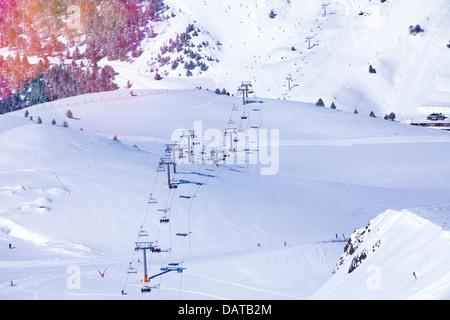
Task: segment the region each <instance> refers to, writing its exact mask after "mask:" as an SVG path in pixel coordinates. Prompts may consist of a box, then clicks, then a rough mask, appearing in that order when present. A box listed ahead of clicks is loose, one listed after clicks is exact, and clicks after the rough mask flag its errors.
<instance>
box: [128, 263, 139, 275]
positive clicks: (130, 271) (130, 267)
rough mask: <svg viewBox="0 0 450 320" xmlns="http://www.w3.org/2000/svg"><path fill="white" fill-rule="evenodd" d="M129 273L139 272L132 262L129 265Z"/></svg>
mask: <svg viewBox="0 0 450 320" xmlns="http://www.w3.org/2000/svg"><path fill="white" fill-rule="evenodd" d="M127 273H128V274H132V273H137V269H136V268H133V267H132V266H131V262H130V266H129V267H128V269H127Z"/></svg>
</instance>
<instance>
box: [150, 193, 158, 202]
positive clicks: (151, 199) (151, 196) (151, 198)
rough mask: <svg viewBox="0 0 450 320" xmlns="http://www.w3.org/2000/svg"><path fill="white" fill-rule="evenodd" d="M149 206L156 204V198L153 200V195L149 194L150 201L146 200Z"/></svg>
mask: <svg viewBox="0 0 450 320" xmlns="http://www.w3.org/2000/svg"><path fill="white" fill-rule="evenodd" d="M148 203H149V204H154V203H158V200H156V198H153V193H150V199H148Z"/></svg>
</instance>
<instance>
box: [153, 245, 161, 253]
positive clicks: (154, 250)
mask: <svg viewBox="0 0 450 320" xmlns="http://www.w3.org/2000/svg"><path fill="white" fill-rule="evenodd" d="M151 251H152V252H155V253H159V252H161V248H160V247H158V246H156V247H152V248H151Z"/></svg>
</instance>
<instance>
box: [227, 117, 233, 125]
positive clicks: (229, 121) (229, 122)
mask: <svg viewBox="0 0 450 320" xmlns="http://www.w3.org/2000/svg"><path fill="white" fill-rule="evenodd" d="M231 124H234V120H233V119H231V117H230V119H229V120H228V125H231Z"/></svg>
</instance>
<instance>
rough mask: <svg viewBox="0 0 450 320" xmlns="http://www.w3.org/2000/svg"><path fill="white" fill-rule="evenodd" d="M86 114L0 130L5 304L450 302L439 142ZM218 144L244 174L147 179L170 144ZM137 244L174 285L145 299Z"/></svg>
mask: <svg viewBox="0 0 450 320" xmlns="http://www.w3.org/2000/svg"><path fill="white" fill-rule="evenodd" d="M139 93H140V91H136V94H137V95H139ZM94 97H95V99H96V100H95V101H99V100H97V98H98V97H99V96H98V94H97V95H95V96H94V95H87V96H80V97H75V98H68V99H65V100H61V101H60V103H59V105H57V104H54V105H52V106H51V107H50V104H47V105H46V106H42V105H40V106H35V107H33V108H29V109H28V110H29V117H30V116H33V121H30V119H29V118H24V113H23V110H22V111H18V112H15V113H10V114H6V115H3V116H1V118H0V147H1V150H2V153H1V155H0V166H1V168H2V169H1V171H0V177H1V179H0V181H1V182H0V200H1V201H0V244H1V245H0V269H1V272H0V297H1V298H2V299H150V300H155V299H180V298H181V299H307V298H311V297H312V298H325V299H329V298H333V299H340V298H357V299H360V298H386V297H388V298H399V299H407V298H438V299H443V298H447V299H448V298H449V297H450V286H449V282H448V263H447V261H448V258H449V257H448V254H447V252H448V249H447V250H446V248H447V247H448V246H449V237H448V232H449V220H448V217H449V212H450V205H449V204H450V199H449V198H448V194H449V192H448V191H449V189H450V184H449V181H450V176H449V170H448V160H447V159H448V156H449V154H448V153H449V151H448V150H450V149H449V144H450V135H449V134H448V132H443V131H438V130H432V129H423V128H416V127H412V126H408V125H405V124H402V123H398V122H391V121H385V120H382V119H374V118H371V117H368V116H365V115H361V114H360V115H355V114H353V113H346V112H338V111H336V110H331V109H329V108H320V107H316V106H314V105H313V104H309V103H299V102H289V101H279V100H270V99H252V102H253V103H249V104H247V105H245V106H243V105H242V102H241V98H239V97H230V96H226V95H217V94H214V93H212V92H207V91H204V90H191V91H185V92H181V91H180V92H170V93H166V94H154V95H149V96H143V97H139V96H136V97H128V98H127V99H121V100H113V101H108V100H109V99H107V95H106V94H105V95H104V96H103V98H104V100H103V101H102V99H103V98H102V99H100V101H99V102H92V101H94ZM89 101H91V103H89ZM69 108H70V110H71V111H72V112H73V117H74V118H73V119H67V118H66V116H65V114H66V111H67V109H69ZM244 115H246V116H247V119H242V117H243V116H244ZM38 117H39V118H41V120H42V122H43V123H42V124H37V123H36V119H38ZM53 119H54V120H55V122H56V125H52V124H51V122H52V120H53ZM63 121H67V123H68V128H63V127H61V124H62V123H63ZM232 126H234V127H235V128H239V129H242V132H241V133H240V136H239V135H238V137H240V140H242V141H241V144H238V145H237V146H238V147H237V150H236V152H235V156H236V157H237V158H235V159H239V157H243V158H245V159H246V161H244V162H238V161H231V162H228V163H223V162H220V161H219V162H218V163H217V166H216V163H215V162H209V163H206V161H205V162H200V163H197V164H187V163H186V162H184V163H180V164H179V165H178V166H177V173H176V174H173V172H172V178H174V179H175V181H174V182H173V183H176V184H177V186H178V188H176V189H174V188H173V189H169V185H168V180H167V171H166V172H157V171H156V168H157V167H158V163H159V162H160V161H161V159H160V158H161V157H163V155H164V150H165V148H166V146H165V144H167V143H171V142H173V140H174V139H177V138H178V137H179V135H180V133H182V132H183V130H178V129H187V130H192V129H196V136H197V138H196V139H202V142H203V144H205V145H209V144H210V142H211V138H212V137H215V135H214V134H217V132H218V133H219V137H220V136H222V135H223V132H224V130H225V128H227V127H232ZM262 129H267V130H268V131H263V130H262ZM254 132H257V133H258V135H256V136H255V135H252V133H254ZM277 132H278V133H279V143H277V141H276V136H277ZM265 134H267V135H268V139H269V141H270V142H271V143H270V148H269V151H267V150H264V149H263V144H262V139H263V137H264V135H265ZM115 135H116V136H117V139H118V140H119V141H114V140H113V137H114V136H115ZM246 135H247V138H246ZM255 140H256V142H258V141H259V142H258V144H257V145H255ZM278 145H279V149H277V148H271V147H272V146H273V147H276V146H278ZM265 152H267V153H266V154H264V153H265ZM195 156H197V159H198V156H199V153H196V154H194V157H195ZM255 157H256V158H255ZM231 159H232V158H231ZM255 159H256V160H257V161H254V160H255ZM227 160H229V159H227ZM268 168H271V169H273V171H272V172H271V173H273V174H269V175H262V174H261V173H262V171H261V170H262V169H268ZM150 193H151V194H152V198H156V199H157V203H156V204H155V203H149V199H150ZM169 209H170V210H169ZM164 210H165V212H164ZM163 217H165V218H168V219H169V220H170V222H169V223H161V222H160V219H161V218H163ZM369 221H371V223H370V228H371V232H370V233H368V234H367V236H364V237H363V238H361V239H363V240H364V241H363V242H362V244H361V245H359V247H358V248H356V249H355V252H354V255H353V256H351V257H347V258H346V260H345V262H344V263H343V264H342V265H341V267H340V268H339V269H338V270H337V272H336V273H335V274H333V270H334V269H335V268H336V265H337V264H338V263H339V261H340V257H341V256H342V255H343V254H344V247H345V246H346V244H347V241H348V238H349V237H350V235H352V234H353V233H354V231H355V229H357V230H361V228H363V229H364V227H365V226H366V225H367V224H368V222H369ZM141 226H142V229H141ZM141 230H142V231H146V232H148V236H141V237H139V236H138V233H139V232H140V231H141ZM352 239H356V234H355V235H354V236H352ZM378 240H380V245H379V247H377V249H376V250H375V251H374V252H373V253H371V254H369V255H368V257H367V259H366V260H364V261H363V262H362V263H361V265H360V266H359V267H358V268H357V269H355V270H354V271H353V272H352V273H350V274H348V269H349V264H350V263H351V261H352V260H353V258H354V257H356V255H359V254H360V253H361V252H362V250H364V249H368V248H372V246H373V245H374V244H375V243H377V241H378ZM136 241H151V242H153V243H154V244H155V245H157V246H158V247H159V248H160V249H161V252H153V253H150V252H148V253H147V260H148V261H147V263H148V265H149V269H148V275H149V277H150V276H153V275H157V274H158V273H160V272H161V268H173V270H174V271H175V272H169V273H167V274H164V275H162V276H159V277H156V278H154V279H153V280H152V282H151V283H149V285H150V286H154V288H153V289H152V291H151V292H149V293H142V292H141V287H142V286H143V285H144V284H143V283H142V279H143V276H144V264H143V252H142V251H135V247H136V244H135V242H136ZM8 244H11V246H12V248H11V249H9V248H8ZM258 244H259V245H258ZM130 263H131V264H130ZM129 267H132V268H136V270H135V271H137V273H127V269H128V268H129ZM178 268H185V269H183V270H182V272H181V273H178V272H176V271H177V270H178ZM165 270H167V269H165ZM368 270H369V271H370V272H368ZM374 270H375V271H374ZM180 271H181V270H180ZM413 272H415V274H416V275H417V279H414V277H413V275H412V273H413ZM99 273H103V275H104V277H101V276H100V274H99ZM374 273H375V275H376V276H379V277H378V278H376V277H375V278H374ZM374 279H375V280H374ZM11 281H12V284H13V286H11ZM373 281H374V282H373ZM366 283H369V284H371V285H369V286H366ZM372 284H373V285H372ZM371 289H374V290H371ZM121 290H124V292H126V293H127V295H121Z"/></svg>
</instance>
